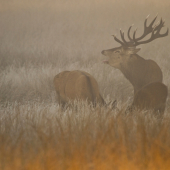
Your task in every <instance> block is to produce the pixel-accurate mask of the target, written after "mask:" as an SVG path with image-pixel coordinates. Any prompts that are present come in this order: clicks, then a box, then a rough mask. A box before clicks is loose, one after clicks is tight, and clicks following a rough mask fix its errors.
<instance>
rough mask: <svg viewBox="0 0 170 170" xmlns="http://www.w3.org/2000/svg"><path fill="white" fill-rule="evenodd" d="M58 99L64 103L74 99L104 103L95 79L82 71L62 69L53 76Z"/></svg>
mask: <svg viewBox="0 0 170 170" xmlns="http://www.w3.org/2000/svg"><path fill="white" fill-rule="evenodd" d="M54 86H55V90H56V93H57V97H58V101H59V102H60V103H61V104H65V103H67V102H69V101H73V100H75V99H78V100H87V101H88V102H89V103H90V102H92V103H93V104H94V105H95V104H96V103H99V104H104V100H103V98H102V96H101V95H100V92H99V87H98V84H97V81H96V80H95V78H94V77H93V76H91V75H90V74H89V73H87V72H84V71H79V70H75V71H63V72H61V73H59V74H58V75H56V76H55V77H54Z"/></svg>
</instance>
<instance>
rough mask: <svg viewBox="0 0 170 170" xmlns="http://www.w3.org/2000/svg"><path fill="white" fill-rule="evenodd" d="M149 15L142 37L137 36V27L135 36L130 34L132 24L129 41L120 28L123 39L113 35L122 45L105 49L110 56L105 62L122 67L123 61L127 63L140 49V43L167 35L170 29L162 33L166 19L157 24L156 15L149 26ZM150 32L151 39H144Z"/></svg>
mask: <svg viewBox="0 0 170 170" xmlns="http://www.w3.org/2000/svg"><path fill="white" fill-rule="evenodd" d="M148 17H149V16H148ZM148 17H146V19H145V22H144V32H143V34H142V35H141V36H140V37H138V38H136V31H137V29H136V30H135V31H134V33H133V37H131V36H130V30H131V28H132V26H130V27H129V29H128V33H127V36H128V39H129V41H127V40H126V39H125V37H124V32H122V31H121V30H120V35H121V39H122V40H119V39H118V38H117V37H116V36H115V35H113V37H114V40H115V41H117V42H118V43H120V44H121V46H120V47H116V48H112V49H108V50H103V51H102V54H103V55H105V56H107V57H108V58H109V59H108V60H105V61H104V63H106V64H109V65H110V66H112V67H115V68H120V66H121V64H122V63H126V62H127V61H128V60H129V59H131V58H132V57H133V56H135V54H136V53H137V52H138V51H139V50H140V48H136V47H137V46H138V45H140V44H146V43H149V42H151V41H153V40H155V39H157V38H161V37H165V36H167V35H168V32H169V30H168V29H167V31H166V32H165V33H164V34H161V33H160V31H161V29H162V28H163V27H164V24H165V21H163V20H162V19H161V20H160V21H159V22H158V23H157V24H156V25H154V22H155V20H156V18H157V16H156V17H155V18H154V19H153V21H152V22H151V23H150V25H149V26H147V19H148ZM149 34H150V38H149V39H147V40H142V39H144V38H145V37H146V36H147V35H149Z"/></svg>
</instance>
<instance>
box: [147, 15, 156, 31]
mask: <svg viewBox="0 0 170 170" xmlns="http://www.w3.org/2000/svg"><path fill="white" fill-rule="evenodd" d="M157 17H158V16H156V17H155V18H154V19H153V21H152V22H151V23H150V25H149V26H148V28H149V29H153V28H152V26H153V24H154V22H155V20H156V19H157Z"/></svg>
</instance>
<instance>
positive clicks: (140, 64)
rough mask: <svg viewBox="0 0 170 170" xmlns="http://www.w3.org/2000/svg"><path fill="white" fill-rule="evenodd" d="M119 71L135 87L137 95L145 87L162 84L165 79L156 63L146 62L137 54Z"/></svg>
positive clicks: (123, 64) (122, 64)
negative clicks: (155, 83)
mask: <svg viewBox="0 0 170 170" xmlns="http://www.w3.org/2000/svg"><path fill="white" fill-rule="evenodd" d="M119 69H120V71H121V72H122V73H123V74H124V76H125V77H126V78H127V79H128V80H129V81H130V83H131V84H132V85H133V87H134V93H135V94H136V92H137V91H139V90H140V89H141V88H143V87H144V86H145V85H147V84H150V83H153V82H162V79H163V76H162V71H161V69H160V67H159V66H158V65H157V64H156V62H154V61H153V60H145V59H144V58H142V57H140V56H139V55H137V54H134V55H131V57H130V59H129V60H128V61H127V62H123V63H121V65H120V68H119Z"/></svg>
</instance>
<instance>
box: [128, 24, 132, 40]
mask: <svg viewBox="0 0 170 170" xmlns="http://www.w3.org/2000/svg"><path fill="white" fill-rule="evenodd" d="M132 26H133V25H131V26H130V27H129V29H128V34H127V35H128V38H129V40H130V41H133V39H132V38H131V37H130V30H131V28H132Z"/></svg>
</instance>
